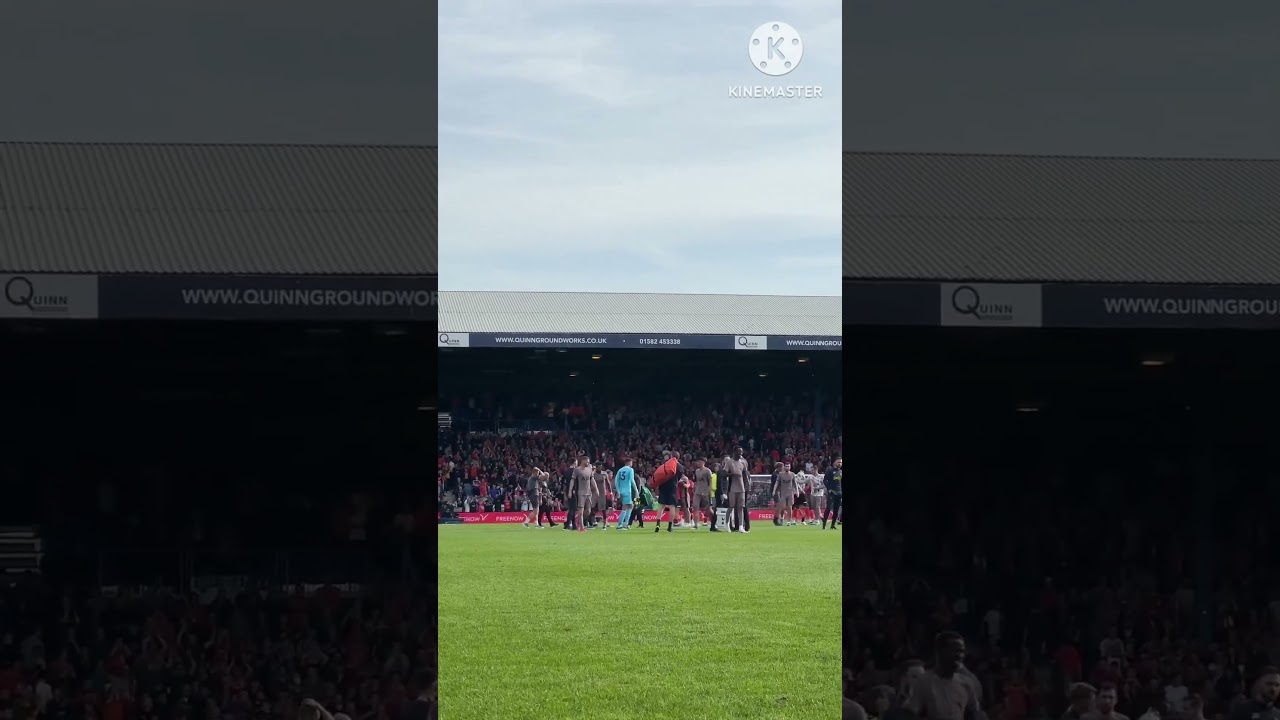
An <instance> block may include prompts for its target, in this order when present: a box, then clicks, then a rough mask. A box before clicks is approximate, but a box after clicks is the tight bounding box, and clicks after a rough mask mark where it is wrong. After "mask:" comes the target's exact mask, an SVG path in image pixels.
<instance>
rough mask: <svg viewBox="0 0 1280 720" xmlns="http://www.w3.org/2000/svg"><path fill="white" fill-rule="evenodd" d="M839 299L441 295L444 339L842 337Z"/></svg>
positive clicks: (523, 294)
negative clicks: (506, 335) (497, 335)
mask: <svg viewBox="0 0 1280 720" xmlns="http://www.w3.org/2000/svg"><path fill="white" fill-rule="evenodd" d="M840 312H841V305H840V298H838V297H780V296H762V295H673V294H642V293H564V292H561V293H533V292H471V291H466V292H441V293H440V315H439V318H440V319H439V323H440V330H441V331H442V332H544V333H579V332H597V333H676V334H681V333H683V334H694V335H826V336H833V337H838V336H839V335H840V334H841V332H842V331H843V327H842V326H841V324H840Z"/></svg>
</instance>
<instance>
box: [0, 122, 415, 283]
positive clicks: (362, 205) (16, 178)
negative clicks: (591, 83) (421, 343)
mask: <svg viewBox="0 0 1280 720" xmlns="http://www.w3.org/2000/svg"><path fill="white" fill-rule="evenodd" d="M436 187H437V151H436V149H435V148H430V147H390V146H388V147H378V146H284V145H110V144H67V143H0V270H3V271H9V272H72V273H74V272H97V273H202V274H223V273H235V274H268V273H270V274H381V275H433V274H436V273H437V258H438V255H439V253H438V250H437V241H436V224H437V223H436V218H437V212H436V210H437V205H436Z"/></svg>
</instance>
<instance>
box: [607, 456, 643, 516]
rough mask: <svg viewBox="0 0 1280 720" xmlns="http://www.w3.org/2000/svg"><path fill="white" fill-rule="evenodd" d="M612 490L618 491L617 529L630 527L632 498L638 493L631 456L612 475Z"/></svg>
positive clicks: (638, 488)
mask: <svg viewBox="0 0 1280 720" xmlns="http://www.w3.org/2000/svg"><path fill="white" fill-rule="evenodd" d="M613 482H614V490H615V491H616V492H617V493H618V510H619V512H618V529H619V530H630V529H631V508H632V498H633V497H634V496H636V495H639V494H640V487H639V486H638V485H636V471H635V470H633V469H632V468H631V458H627V459H626V460H624V461H623V462H622V467H620V468H618V472H616V473H614V475H613Z"/></svg>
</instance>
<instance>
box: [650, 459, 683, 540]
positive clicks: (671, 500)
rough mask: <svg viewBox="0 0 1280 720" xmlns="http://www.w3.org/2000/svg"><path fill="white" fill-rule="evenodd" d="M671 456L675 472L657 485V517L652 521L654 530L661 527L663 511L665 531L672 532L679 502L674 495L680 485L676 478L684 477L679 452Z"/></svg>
mask: <svg viewBox="0 0 1280 720" xmlns="http://www.w3.org/2000/svg"><path fill="white" fill-rule="evenodd" d="M671 457H672V458H675V461H676V472H675V476H674V477H673V478H671V479H670V480H668V481H666V482H664V483H662V484H661V485H659V486H658V517H657V519H656V520H655V522H654V526H655V527H654V528H653V531H654V532H658V531H659V530H661V529H662V513H663V512H666V513H667V532H674V529H673V525H674V524H675V519H676V512H677V510H676V508H677V507H678V506H679V504H680V501H679V499H678V498H677V497H676V492H677V490H676V488H677V487H679V485H680V482H679V480H678V478H681V477H684V465H682V464H680V453H677V452H673V453H671Z"/></svg>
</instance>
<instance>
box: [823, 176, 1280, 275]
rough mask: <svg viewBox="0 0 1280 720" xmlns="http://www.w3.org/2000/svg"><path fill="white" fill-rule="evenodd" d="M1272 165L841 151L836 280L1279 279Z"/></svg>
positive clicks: (1279, 219) (1279, 215)
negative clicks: (839, 275)
mask: <svg viewBox="0 0 1280 720" xmlns="http://www.w3.org/2000/svg"><path fill="white" fill-rule="evenodd" d="M1277 198H1280V161H1269V160H1195V159H1146V158H1071V157H1022V156H981V155H911V154H891V153H888V154H886V153H845V155H844V232H843V235H844V276H845V277H850V278H868V279H947V278H952V279H970V280H997V281H1015V280H1024V281H1035V280H1043V281H1067V282H1071V281H1076V282H1083V281H1097V282H1167V283H1280V247H1278V245H1280V243H1277V242H1276V240H1277V238H1280V232H1278V231H1280V201H1278V200H1277Z"/></svg>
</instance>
